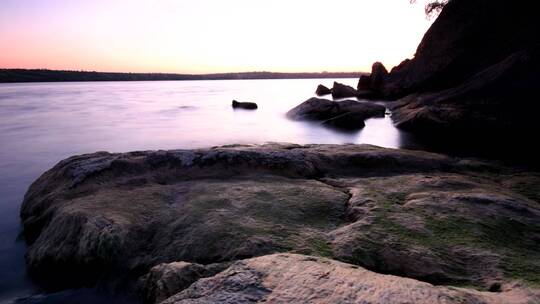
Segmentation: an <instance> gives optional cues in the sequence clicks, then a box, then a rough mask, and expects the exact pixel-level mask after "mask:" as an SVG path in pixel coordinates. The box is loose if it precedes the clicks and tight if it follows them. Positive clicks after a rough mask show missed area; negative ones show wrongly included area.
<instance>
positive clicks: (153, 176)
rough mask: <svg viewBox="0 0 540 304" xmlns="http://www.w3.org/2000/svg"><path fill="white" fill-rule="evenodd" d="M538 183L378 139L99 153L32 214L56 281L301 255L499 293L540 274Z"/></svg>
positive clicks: (68, 168)
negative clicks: (494, 288) (498, 288)
mask: <svg viewBox="0 0 540 304" xmlns="http://www.w3.org/2000/svg"><path fill="white" fill-rule="evenodd" d="M538 184H540V175H538V174H537V173H532V172H524V171H523V170H520V171H514V170H511V169H508V168H505V167H500V166H497V165H493V164H489V163H484V162H479V161H474V160H461V159H456V158H450V157H447V156H442V155H438V154H432V153H427V152H420V151H407V150H392V149H383V148H378V147H373V146H367V145H361V146H357V145H344V146H337V145H308V146H299V145H285V144H281V145H278V144H271V145H263V146H229V147H220V148H213V149H205V150H175V151H148V152H132V153H124V154H110V153H105V152H101V153H95V154H88V155H81V156H75V157H71V158H69V159H66V160H64V161H61V162H60V163H59V164H57V165H56V166H55V167H54V168H53V169H51V170H49V171H47V172H46V173H45V174H43V175H42V176H41V177H40V178H39V179H38V180H37V181H36V182H34V183H33V184H32V186H31V187H30V189H29V190H28V192H27V194H26V195H25V199H24V202H23V206H22V209H21V217H22V222H23V225H24V235H25V237H26V239H27V241H28V242H29V247H28V254H27V263H28V269H29V271H30V273H31V274H32V275H40V276H41V277H43V278H45V279H48V280H49V282H51V281H54V282H55V283H57V284H66V283H67V284H73V281H76V282H80V281H81V280H83V281H84V283H91V282H95V281H96V280H98V279H100V278H101V279H104V278H109V279H110V278H117V276H116V275H115V274H119V273H122V274H131V275H132V276H140V275H142V274H145V273H147V272H150V273H151V274H150V275H149V276H150V277H154V278H157V281H158V282H159V280H160V278H161V277H163V275H161V274H160V273H162V271H157V270H159V269H160V267H158V268H157V270H156V269H154V272H152V271H151V269H152V267H154V266H156V265H159V264H161V263H171V262H175V261H185V262H188V263H199V264H208V263H218V262H223V261H234V260H238V259H244V258H250V257H255V256H262V255H267V254H271V253H275V252H287V251H293V252H297V253H302V254H308V255H318V256H325V257H332V258H334V259H337V260H341V261H345V262H348V263H352V264H355V265H360V266H362V267H366V268H368V269H370V270H374V271H378V272H382V273H391V274H396V275H400V276H405V277H411V278H417V279H421V280H424V281H428V282H432V283H437V284H450V285H453V284H455V285H473V286H477V287H479V288H482V289H486V290H487V289H488V288H489V287H490V286H491V285H492V284H493V282H501V283H502V284H503V286H504V285H505V284H508V283H509V282H511V281H513V280H520V281H522V282H523V284H529V283H534V282H538V281H539V280H540V277H539V275H540V262H539V261H540V242H539V238H540V207H539V206H540V205H539V203H538V201H537V199H538V197H540V196H539V194H538V193H537V192H538V187H537V185H538ZM194 267H195V268H198V267H197V266H194ZM205 268H206V269H208V266H205ZM180 269H182V271H183V270H184V267H180ZM188 269H189V268H188ZM152 273H154V274H152ZM173 273H176V272H173ZM105 274H111V275H109V276H105ZM188 277H190V276H188ZM56 279H61V280H62V281H55V280H56ZM343 279H345V277H343ZM204 280H206V279H203V280H200V281H199V282H204ZM153 281H155V280H153ZM188 281H191V280H188ZM187 284H188V283H186V284H184V283H182V284H181V285H182V286H185V285H187ZM196 284H197V283H196ZM201 284H202V283H201ZM150 286H152V285H151V284H150ZM167 286H168V285H167ZM347 288H349V287H347ZM150 289H151V290H153V289H152V288H150ZM158 289H159V290H161V289H160V288H158ZM165 289H166V288H165ZM173 289H174V288H173ZM503 289H504V288H503ZM158 293H161V291H160V292H158Z"/></svg>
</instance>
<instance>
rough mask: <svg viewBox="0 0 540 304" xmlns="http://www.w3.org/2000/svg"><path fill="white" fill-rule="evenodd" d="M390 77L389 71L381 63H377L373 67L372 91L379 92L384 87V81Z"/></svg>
mask: <svg viewBox="0 0 540 304" xmlns="http://www.w3.org/2000/svg"><path fill="white" fill-rule="evenodd" d="M387 76H388V70H387V69H386V68H385V67H384V65H383V64H382V63H380V62H375V63H374V64H373V66H372V67H371V77H370V78H371V83H370V88H371V89H372V90H376V91H379V90H380V89H381V88H382V86H383V85H384V81H385V80H386V77H387Z"/></svg>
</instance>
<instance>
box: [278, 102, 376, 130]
mask: <svg viewBox="0 0 540 304" xmlns="http://www.w3.org/2000/svg"><path fill="white" fill-rule="evenodd" d="M385 111H386V108H385V107H384V106H381V105H378V104H376V103H372V102H359V101H355V100H343V101H332V100H327V99H319V98H311V99H308V100H306V101H305V102H303V103H301V104H300V105H298V106H297V107H295V108H293V109H291V110H290V111H289V112H287V117H289V118H291V119H294V120H311V121H318V122H321V123H322V124H323V125H328V126H333V127H336V128H339V129H345V130H357V129H361V128H363V127H364V126H365V123H364V121H365V120H366V119H368V118H371V117H384V114H385Z"/></svg>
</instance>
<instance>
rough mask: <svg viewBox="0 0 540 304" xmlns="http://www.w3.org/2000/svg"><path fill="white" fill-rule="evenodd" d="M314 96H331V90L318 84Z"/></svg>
mask: <svg viewBox="0 0 540 304" xmlns="http://www.w3.org/2000/svg"><path fill="white" fill-rule="evenodd" d="M315 94H317V96H324V95H329V94H332V90H330V89H329V88H327V87H325V86H323V85H322V84H320V85H319V86H318V87H317V90H316V91H315Z"/></svg>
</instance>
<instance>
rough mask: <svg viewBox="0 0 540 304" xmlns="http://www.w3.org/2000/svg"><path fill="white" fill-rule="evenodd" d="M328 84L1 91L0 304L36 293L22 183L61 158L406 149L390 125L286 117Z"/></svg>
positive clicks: (57, 86)
mask: <svg viewBox="0 0 540 304" xmlns="http://www.w3.org/2000/svg"><path fill="white" fill-rule="evenodd" d="M333 81H334V80H333V79H332V80H331V79H301V80H225V81H156V82H80V83H36V84H0V147H1V148H0V269H1V271H0V303H1V302H10V301H11V300H13V299H16V298H20V297H25V296H28V295H31V294H35V293H38V292H39V288H38V287H36V286H34V285H33V284H32V282H31V281H30V280H29V279H28V278H27V276H26V274H25V265H24V252H25V244H24V242H23V241H22V240H19V239H18V234H19V233H20V220H19V214H18V212H19V207H20V204H21V201H22V199H23V196H24V193H25V191H26V189H27V187H28V186H29V185H30V183H31V182H32V181H33V180H35V179H36V178H37V177H38V176H39V175H40V174H41V173H43V172H44V171H45V170H47V169H49V168H51V167H52V166H53V165H54V164H55V163H57V162H58V161H60V160H61V159H63V158H66V157H68V156H71V155H74V154H81V153H91V152H95V151H109V152H125V151H133V150H154V149H176V148H199V147H211V146H218V145H224V144H232V143H240V144H247V143H264V142H269V141H275V142H293V143H300V144H306V143H335V144H341V143H369V144H374V145H379V146H384V147H392V148H397V147H401V146H403V145H404V143H405V142H407V141H406V140H405V138H406V134H403V133H401V132H400V131H399V130H397V129H396V128H394V126H393V125H392V123H391V120H390V118H389V117H388V116H387V117H385V118H377V119H370V120H368V121H366V127H365V128H364V129H363V130H361V131H358V132H349V133H343V132H339V131H336V130H332V129H328V128H325V127H323V126H320V125H318V124H316V123H308V122H294V121H290V120H288V119H287V118H286V117H285V113H286V112H287V111H288V110H289V109H291V108H293V107H294V106H296V105H298V104H299V103H301V102H303V101H304V100H306V99H308V98H310V97H312V96H313V92H314V91H315V88H316V87H317V85H318V84H319V83H323V84H325V85H327V86H331V85H332V82H333ZM338 81H339V82H342V83H345V84H349V85H351V86H355V84H356V79H340V80H338ZM232 99H237V100H239V101H252V102H256V103H258V105H259V109H258V110H256V111H246V110H233V109H232V108H231V101H232ZM75 297H76V296H75ZM90 298H91V297H90ZM34 300H35V299H34ZM34 300H33V301H34ZM94 300H95V299H94V298H92V301H94ZM35 301H37V302H36V303H38V302H40V301H39V300H35ZM59 301H60V300H58V299H57V300H55V302H59ZM60 302H61V301H60Z"/></svg>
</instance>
